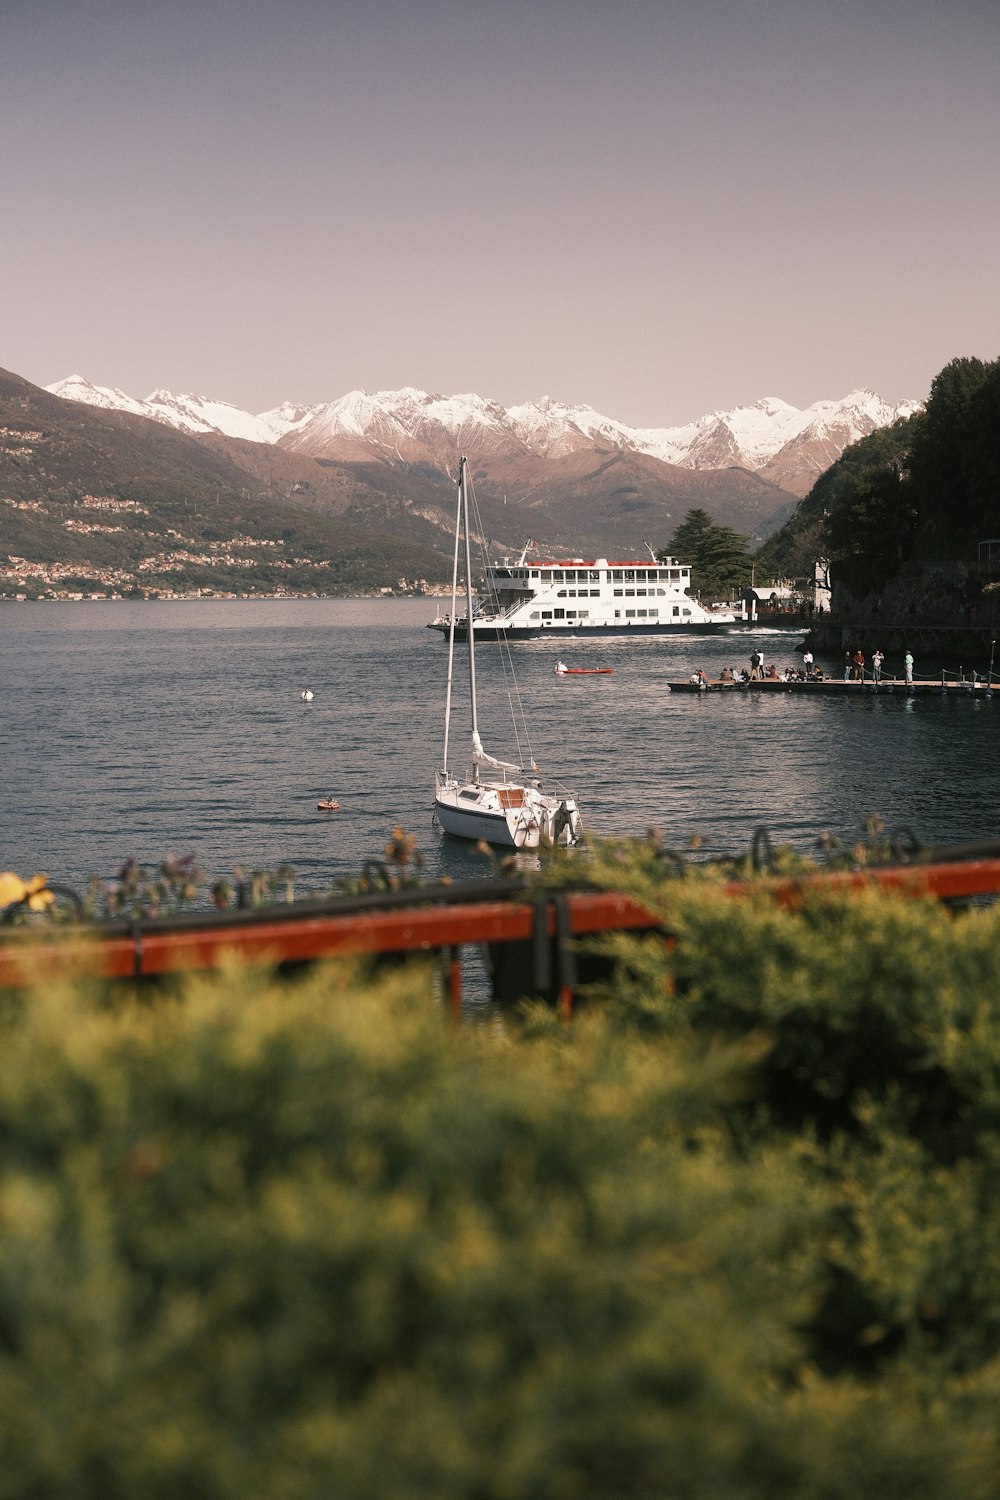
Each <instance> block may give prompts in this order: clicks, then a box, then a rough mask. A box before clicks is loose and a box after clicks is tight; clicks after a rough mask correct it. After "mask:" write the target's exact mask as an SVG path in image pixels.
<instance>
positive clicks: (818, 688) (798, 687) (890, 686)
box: [667, 677, 1000, 698]
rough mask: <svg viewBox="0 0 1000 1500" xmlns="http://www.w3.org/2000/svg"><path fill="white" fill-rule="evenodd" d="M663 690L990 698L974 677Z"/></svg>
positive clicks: (766, 681)
mask: <svg viewBox="0 0 1000 1500" xmlns="http://www.w3.org/2000/svg"><path fill="white" fill-rule="evenodd" d="M667 688H668V690H669V691H670V692H671V693H808V694H809V695H810V696H812V697H816V696H820V695H825V696H827V697H835V698H837V697H841V698H842V697H855V696H857V695H859V694H862V693H903V694H907V695H909V696H911V697H912V696H913V695H914V694H918V693H919V694H920V695H921V696H924V697H926V696H927V695H928V694H935V693H936V694H938V696H942V695H943V696H944V697H948V698H959V697H962V696H965V697H967V698H992V697H993V691H994V688H993V684H992V683H991V682H988V681H987V680H986V678H983V677H977V678H976V679H975V680H974V681H973V680H972V679H971V678H965V679H961V680H957V681H946V680H945V679H943V678H942V679H934V680H930V679H927V678H923V679H921V680H920V681H914V682H904V681H902V679H900V678H898V677H883V678H881V679H880V681H878V682H875V681H873V680H872V679H871V678H867V679H866V680H864V681H862V682H858V681H851V680H848V681H847V682H845V681H844V680H843V679H842V678H839V677H824V678H821V679H820V680H818V681H817V680H816V679H815V678H808V679H805V680H803V679H796V678H792V679H791V680H790V681H788V682H786V681H785V680H784V678H782V677H777V678H775V677H756V678H751V679H750V680H749V681H748V682H720V681H719V680H718V678H716V679H714V680H713V679H711V678H710V679H709V680H708V682H692V681H691V680H690V678H684V679H682V680H680V681H676V682H668V683H667ZM997 688H998V689H1000V682H998V683H997Z"/></svg>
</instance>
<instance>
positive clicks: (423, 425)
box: [47, 375, 919, 530]
mask: <svg viewBox="0 0 1000 1500" xmlns="http://www.w3.org/2000/svg"><path fill="white" fill-rule="evenodd" d="M47 389H48V390H49V391H51V392H52V393H53V394H54V395H57V396H62V397H65V398H67V399H69V400H73V401H83V402H86V403H87V404H88V405H92V406H99V407H104V408H106V409H111V410H117V411H126V412H132V413H134V414H135V415H137V416H145V417H149V418H152V419H153V420H154V421H157V422H163V423H166V424H167V425H169V426H172V427H176V428H178V429H180V430H181V431H185V432H189V433H192V434H210V433H215V434H220V435H223V436H226V437H231V438H238V439H243V440H246V441H249V442H254V443H262V444H270V445H274V446H276V447H278V448H281V449H284V450H286V451H288V452H293V453H298V454H301V455H303V456H307V457H311V458H317V459H325V460H327V461H330V462H333V463H339V464H344V463H346V464H366V465H367V464H373V463H374V464H382V465H386V466H388V467H389V468H391V469H395V470H402V471H405V470H410V471H413V470H417V471H421V470H423V471H424V472H425V473H426V472H428V471H432V472H433V471H437V472H440V473H441V474H442V475H445V474H449V473H453V472H454V468H455V462H456V459H457V456H458V454H459V453H461V452H464V453H466V454H468V456H469V459H470V462H471V463H472V465H473V467H474V468H475V469H476V470H477V471H478V472H479V473H480V474H482V473H484V472H485V473H487V474H488V477H489V481H490V483H492V484H494V485H496V484H498V483H499V484H503V483H504V472H503V471H504V469H505V468H506V469H508V470H509V471H510V472H509V478H510V481H511V485H512V487H515V488H517V487H518V485H519V484H520V486H521V488H522V489H523V487H524V484H525V483H527V484H529V485H531V484H534V483H535V482H536V478H537V470H536V468H535V465H537V464H538V463H539V462H542V463H543V464H544V465H545V466H546V467H548V468H549V469H555V468H557V466H558V464H559V462H560V461H563V460H567V459H572V460H574V461H575V462H574V463H573V464H572V465H571V468H573V469H575V470H579V468H580V463H579V461H580V459H581V458H583V459H584V461H586V460H588V459H592V458H601V459H605V458H612V459H613V458H615V457H620V458H625V459H631V460H637V461H642V460H652V461H654V463H656V464H662V465H665V466H668V467H670V468H674V469H684V470H693V471H696V472H702V473H704V472H717V471H730V470H734V469H736V470H742V471H744V472H745V473H747V474H752V475H755V476H757V478H758V479H759V480H760V481H762V482H763V483H764V484H766V485H768V486H773V487H774V488H775V489H777V490H781V491H784V492H785V496H786V497H787V496H795V497H798V498H801V497H802V496H803V495H805V494H807V493H808V491H809V490H810V489H811V488H812V485H813V483H814V481H815V479H816V478H817V476H818V475H819V474H821V473H822V472H823V471H824V470H825V469H827V468H829V466H830V464H831V463H833V462H834V460H835V459H836V458H837V457H839V455H840V453H842V452H843V450H844V448H845V447H847V446H848V445H849V444H850V443H853V442H856V441H857V440H858V438H861V437H865V436H867V434H868V433H870V432H873V431H874V430H875V429H876V428H878V427H883V426H886V425H888V424H889V423H891V422H894V421H896V420H897V418H899V417H906V416H910V415H911V414H912V413H913V412H914V411H916V410H917V409H918V406H919V403H918V402H916V401H903V402H899V403H897V404H895V405H893V404H891V403H888V402H886V401H883V400H882V398H881V397H880V396H879V395H878V394H877V393H876V392H875V391H872V390H856V391H852V392H851V393H850V394H849V395H847V396H844V397H843V398H842V399H841V400H839V401H833V400H830V401H817V402H814V403H813V404H812V405H811V406H809V407H806V408H805V410H800V409H799V408H798V407H795V406H791V405H789V403H788V402H787V401H782V400H780V399H779V398H778V397H774V396H768V397H764V398H763V399H762V400H760V401H757V402H755V403H754V404H753V405H752V406H738V407H736V408H734V409H733V410H731V411H715V412H710V413H708V414H707V415H706V416H703V417H701V418H700V419H699V420H698V421H696V422H690V423H688V424H687V425H685V426H681V427H660V428H639V427H630V426H627V425H626V424H625V423H623V422H619V421H617V420H615V419H613V418H611V417H604V416H602V415H601V414H600V413H599V412H596V411H595V410H594V409H593V408H592V407H590V406H580V405H577V406H567V405H564V404H562V403H560V402H558V401H553V400H550V399H549V397H547V396H546V397H543V398H542V399H541V400H540V401H536V402H528V403H526V404H524V405H520V406H511V407H504V406H502V405H501V404H500V403H499V402H497V401H492V400H488V399H486V398H484V397H481V396H476V395H461V396H441V395H431V394H429V393H428V392H426V391H420V390H415V389H412V388H409V387H407V388H405V389H403V390H399V391H376V392H374V393H369V392H367V391H351V392H349V393H348V394H347V395H345V396H341V397H340V398H339V399H338V400H336V401H330V402H325V403H320V404H316V405H297V404H295V403H292V402H284V403H282V404H281V405H280V406H277V407H275V408H274V409H273V410H271V411H266V412H261V413H259V414H257V415H254V414H253V413H251V412H247V411H242V410H241V409H240V408H238V407H235V406H232V405H230V404H229V403H227V402H224V401H217V400H210V399H207V398H205V397H201V396H194V395H181V396H176V395H173V394H172V393H171V392H170V391H166V390H156V391H153V392H152V394H151V395H149V396H146V397H145V398H143V399H141V400H140V399H137V398H135V397H133V396H128V395H126V394H125V392H124V391H120V390H112V389H109V388H108V387H106V386H96V385H93V384H91V382H90V381H88V380H85V379H84V378H83V377H82V376H80V375H71V376H69V377H68V378H67V379H65V380H60V381H56V382H55V383H54V384H53V385H50V386H48V387H47ZM543 482H544V481H543ZM774 498H775V502H776V503H775V506H774V509H775V512H777V511H778V510H780V509H781V508H782V498H781V497H774ZM786 503H787V502H786ZM782 519H783V517H782ZM751 529H752V530H755V529H757V528H751Z"/></svg>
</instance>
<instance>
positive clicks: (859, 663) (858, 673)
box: [851, 646, 865, 682]
mask: <svg viewBox="0 0 1000 1500" xmlns="http://www.w3.org/2000/svg"><path fill="white" fill-rule="evenodd" d="M851 660H852V662H853V663H854V667H853V670H852V671H851V676H852V677H853V678H854V680H855V682H860V681H861V679H862V678H863V677H864V675H865V654H864V652H863V651H862V649H861V647H860V646H859V647H858V649H857V650H856V651H855V653H854V655H853V656H852V657H851Z"/></svg>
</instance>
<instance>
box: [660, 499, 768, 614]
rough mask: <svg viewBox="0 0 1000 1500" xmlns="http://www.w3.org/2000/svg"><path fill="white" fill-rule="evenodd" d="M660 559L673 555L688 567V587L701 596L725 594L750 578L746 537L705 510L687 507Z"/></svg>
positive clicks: (721, 595) (720, 595)
mask: <svg viewBox="0 0 1000 1500" xmlns="http://www.w3.org/2000/svg"><path fill="white" fill-rule="evenodd" d="M657 556H658V557H659V558H660V559H661V561H662V560H663V559H664V558H666V557H676V558H678V559H679V561H681V562H683V563H687V564H688V565H689V566H690V568H691V587H692V589H693V590H694V591H695V592H696V593H699V594H701V595H702V596H703V597H704V596H707V595H709V594H711V595H713V596H716V597H719V598H721V597H724V596H726V595H729V594H731V593H733V592H734V591H735V590H737V589H739V588H741V587H742V586H743V585H744V584H745V583H747V582H748V581H749V578H750V554H749V551H748V549H747V538H746V537H745V536H741V535H740V533H739V532H737V531H734V530H733V528H732V527H731V526H721V525H719V524H718V523H717V522H715V521H713V520H712V517H711V516H710V515H709V514H708V511H707V510H701V509H698V508H696V509H694V510H689V511H688V513H687V515H686V516H685V517H684V519H683V521H682V522H681V523H680V525H679V526H678V527H677V529H676V530H675V531H674V533H673V535H672V537H671V538H670V541H669V542H668V544H667V546H666V548H665V549H664V550H663V551H661V552H659V553H658V554H657Z"/></svg>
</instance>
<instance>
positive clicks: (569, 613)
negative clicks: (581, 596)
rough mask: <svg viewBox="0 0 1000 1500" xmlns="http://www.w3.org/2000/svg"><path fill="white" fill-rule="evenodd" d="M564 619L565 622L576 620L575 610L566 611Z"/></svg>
mask: <svg viewBox="0 0 1000 1500" xmlns="http://www.w3.org/2000/svg"><path fill="white" fill-rule="evenodd" d="M566 618H567V620H575V619H576V610H575V609H568V610H567V611H566Z"/></svg>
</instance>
